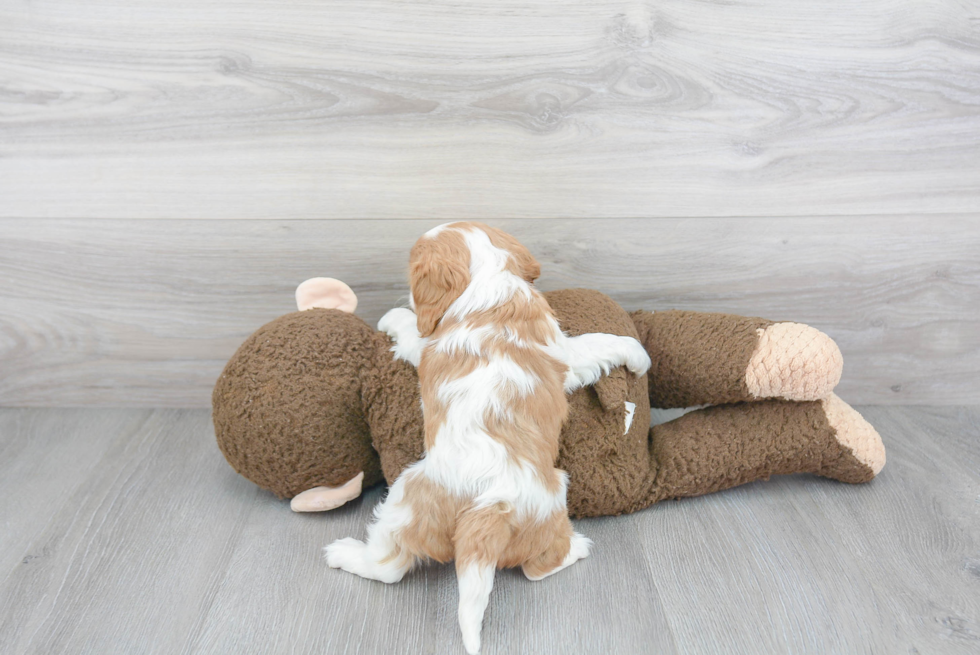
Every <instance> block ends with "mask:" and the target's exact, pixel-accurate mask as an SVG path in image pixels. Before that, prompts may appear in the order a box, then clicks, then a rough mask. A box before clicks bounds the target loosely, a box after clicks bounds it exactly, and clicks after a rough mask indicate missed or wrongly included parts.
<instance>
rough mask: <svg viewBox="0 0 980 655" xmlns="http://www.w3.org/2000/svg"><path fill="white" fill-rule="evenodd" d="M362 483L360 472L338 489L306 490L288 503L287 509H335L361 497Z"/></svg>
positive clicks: (314, 510) (316, 488) (310, 510)
mask: <svg viewBox="0 0 980 655" xmlns="http://www.w3.org/2000/svg"><path fill="white" fill-rule="evenodd" d="M363 481H364V472H363V471H362V472H360V473H358V474H357V475H355V476H354V478H353V479H351V480H350V481H349V482H346V483H344V484H343V485H341V486H339V487H314V488H312V489H307V490H306V491H304V492H303V493H301V494H297V495H296V496H294V497H293V499H292V500H291V501H289V508H290V509H291V510H293V511H294V512H326V511H327V510H330V509H336V508H338V507H340V506H341V505H343V504H344V503H346V502H348V501H350V500H354V499H355V498H357V497H358V496H360V495H361V484H362V482H363Z"/></svg>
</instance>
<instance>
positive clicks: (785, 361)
mask: <svg viewBox="0 0 980 655" xmlns="http://www.w3.org/2000/svg"><path fill="white" fill-rule="evenodd" d="M758 334H759V344H758V346H756V349H755V352H754V353H753V354H752V358H751V359H750V360H749V365H748V367H747V368H746V371H745V384H746V386H747V387H748V390H749V393H751V394H752V395H753V396H754V397H756V398H784V399H786V400H819V399H821V398H824V397H826V396H827V394H829V393H830V392H831V391H833V389H834V387H836V386H837V383H838V382H840V376H841V371H842V370H843V368H844V359H843V357H841V354H840V349H839V348H838V347H837V344H836V343H834V340H833V339H831V338H830V337H828V336H827V335H826V334H824V333H823V332H821V331H820V330H817V329H815V328H812V327H810V326H809V325H803V324H802V323H774V324H772V325H770V326H769V327H767V328H760V329H759V330H758Z"/></svg>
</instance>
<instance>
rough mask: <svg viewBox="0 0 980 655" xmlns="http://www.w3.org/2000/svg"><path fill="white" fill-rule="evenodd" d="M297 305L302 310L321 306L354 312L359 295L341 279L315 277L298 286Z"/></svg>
mask: <svg viewBox="0 0 980 655" xmlns="http://www.w3.org/2000/svg"><path fill="white" fill-rule="evenodd" d="M296 306H297V307H299V310H300V311H301V312H302V311H305V310H307V309H313V308H314V307H321V308H323V309H339V310H340V311H342V312H347V313H349V314H353V313H354V310H355V309H357V296H355V295H354V292H353V291H351V288H350V287H349V286H347V285H346V284H344V283H343V282H341V281H340V280H335V279H333V278H332V277H314V278H310V279H309V280H307V281H306V282H303V283H302V284H300V285H299V286H298V287H296Z"/></svg>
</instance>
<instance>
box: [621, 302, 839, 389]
mask: <svg viewBox="0 0 980 655" xmlns="http://www.w3.org/2000/svg"><path fill="white" fill-rule="evenodd" d="M631 317H632V319H633V323H634V325H635V326H636V330H637V332H638V333H639V335H640V341H641V342H642V343H643V345H644V347H645V348H646V350H647V352H648V353H649V354H650V359H651V360H653V365H652V367H651V370H650V404H651V406H653V407H664V408H666V407H692V406H695V405H714V404H721V403H733V402H740V401H747V400H760V399H764V398H782V399H785V400H818V399H821V398H825V397H827V396H828V395H829V394H830V392H831V391H833V389H834V387H835V386H837V383H838V382H839V381H840V376H841V371H842V369H843V359H842V357H841V353H840V350H839V349H838V348H837V344H835V343H834V342H833V340H832V339H831V338H830V337H828V336H827V335H826V334H824V333H823V332H820V331H819V330H816V329H814V328H812V327H809V326H807V325H803V324H801V323H775V322H773V321H768V320H765V319H761V318H746V317H743V316H735V315H732V314H709V313H702V312H686V311H666V312H655V313H650V312H645V311H638V312H633V313H632V314H631Z"/></svg>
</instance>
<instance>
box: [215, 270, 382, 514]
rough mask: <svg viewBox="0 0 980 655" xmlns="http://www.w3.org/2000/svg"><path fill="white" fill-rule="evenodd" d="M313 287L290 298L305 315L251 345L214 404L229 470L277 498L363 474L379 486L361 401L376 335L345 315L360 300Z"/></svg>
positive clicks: (331, 284) (281, 322)
mask: <svg viewBox="0 0 980 655" xmlns="http://www.w3.org/2000/svg"><path fill="white" fill-rule="evenodd" d="M311 282H314V284H310V283H305V284H304V285H303V286H301V287H300V288H299V289H297V294H296V295H297V303H298V305H299V306H300V307H302V308H305V309H307V310H308V311H300V312H295V313H292V314H287V315H285V316H282V317H280V318H278V319H276V320H274V321H272V322H271V323H268V324H267V325H265V326H263V327H261V328H260V329H259V330H258V331H257V332H255V334H253V335H252V336H250V337H249V338H248V339H247V340H246V341H245V343H243V344H242V345H241V347H240V348H239V349H238V351H237V352H236V353H235V355H234V356H233V357H232V358H231V360H230V361H229V362H228V364H227V366H226V367H225V369H224V372H222V374H221V377H220V378H219V379H218V382H217V384H216V385H215V388H214V394H213V397H212V401H213V402H212V405H213V419H214V426H215V434H216V436H217V438H218V445H219V446H220V448H221V451H222V453H224V455H225V457H226V458H227V459H228V462H229V463H230V464H231V465H232V466H233V467H234V468H235V469H236V470H237V471H238V472H239V473H241V474H242V475H244V476H245V477H247V478H248V479H250V480H252V482H254V483H256V484H258V485H259V486H261V487H264V488H266V489H269V490H270V491H272V492H273V493H275V494H276V495H277V496H279V497H281V498H291V497H293V496H295V495H296V494H298V493H300V492H302V491H305V490H307V489H311V488H313V487H317V486H321V485H323V486H337V485H342V484H344V483H346V482H348V481H350V480H352V479H353V478H355V477H356V476H357V475H358V474H359V473H361V472H363V473H364V478H363V484H364V485H365V486H366V485H371V484H374V483H375V482H378V481H380V480H381V477H382V476H381V464H380V461H379V459H378V453H377V452H376V451H375V449H374V447H373V445H372V443H371V430H370V428H369V427H368V423H367V418H366V417H367V414H366V411H365V407H364V394H363V393H362V387H363V384H362V372H363V371H365V370H368V369H370V368H371V366H372V364H373V361H374V359H375V355H376V352H377V349H378V345H379V344H378V340H377V334H376V333H375V331H374V330H372V329H371V328H370V327H369V326H368V325H367V324H365V323H364V321H362V320H361V319H359V318H357V317H356V316H354V315H353V314H352V313H351V312H352V311H353V310H354V308H355V307H356V306H357V299H356V297H355V296H354V294H353V292H351V291H350V289H349V288H348V287H347V285H345V284H343V283H342V282H339V281H336V280H332V281H331V280H324V279H320V280H314V281H311ZM357 491H358V493H359V491H360V489H358V490H357ZM355 495H356V494H355Z"/></svg>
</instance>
